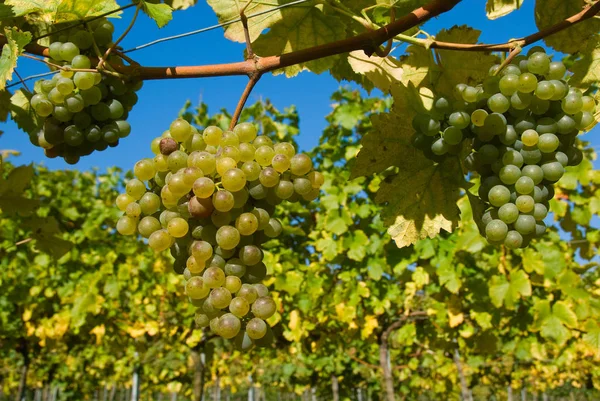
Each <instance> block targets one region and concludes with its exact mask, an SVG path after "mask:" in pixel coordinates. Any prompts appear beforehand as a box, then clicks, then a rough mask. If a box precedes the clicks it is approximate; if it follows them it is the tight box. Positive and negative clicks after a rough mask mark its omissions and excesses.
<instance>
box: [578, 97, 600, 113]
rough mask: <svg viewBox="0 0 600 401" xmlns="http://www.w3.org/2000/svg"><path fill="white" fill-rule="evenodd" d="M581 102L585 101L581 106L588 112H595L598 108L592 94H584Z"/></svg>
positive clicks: (582, 109)
mask: <svg viewBox="0 0 600 401" xmlns="http://www.w3.org/2000/svg"><path fill="white" fill-rule="evenodd" d="M581 102H582V103H583V106H582V107H581V111H587V112H590V113H593V112H594V110H595V109H596V102H595V101H594V98H593V97H591V96H582V97H581Z"/></svg>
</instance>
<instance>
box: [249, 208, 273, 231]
mask: <svg viewBox="0 0 600 401" xmlns="http://www.w3.org/2000/svg"><path fill="white" fill-rule="evenodd" d="M251 213H252V214H254V215H255V216H256V218H257V219H258V229H259V230H264V229H265V227H267V225H268V224H269V219H270V218H271V216H269V213H268V212H267V211H266V210H265V209H262V208H258V207H255V208H254V210H252V212H251Z"/></svg>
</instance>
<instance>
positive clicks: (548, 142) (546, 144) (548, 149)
mask: <svg viewBox="0 0 600 401" xmlns="http://www.w3.org/2000/svg"><path fill="white" fill-rule="evenodd" d="M559 144H560V142H559V140H558V137H557V136H556V135H554V134H542V135H540V138H539V141H538V149H539V150H540V151H541V152H542V153H552V152H554V151H555V150H556V149H558V145H559Z"/></svg>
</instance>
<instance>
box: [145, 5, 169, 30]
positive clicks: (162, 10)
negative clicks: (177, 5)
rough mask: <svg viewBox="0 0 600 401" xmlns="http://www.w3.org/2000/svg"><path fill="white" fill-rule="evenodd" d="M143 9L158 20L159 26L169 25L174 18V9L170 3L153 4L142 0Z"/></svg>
mask: <svg viewBox="0 0 600 401" xmlns="http://www.w3.org/2000/svg"><path fill="white" fill-rule="evenodd" d="M142 10H144V13H146V15H148V17H150V18H152V19H153V20H154V22H156V25H158V27H159V28H162V27H163V26H165V25H167V24H168V23H169V21H171V20H172V19H173V9H172V8H171V6H169V5H168V4H163V3H158V4H153V3H149V2H147V1H144V2H142Z"/></svg>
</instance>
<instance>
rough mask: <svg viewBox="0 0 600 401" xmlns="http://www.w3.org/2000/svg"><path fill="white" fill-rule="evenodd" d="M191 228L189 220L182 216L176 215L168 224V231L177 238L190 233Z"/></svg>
mask: <svg viewBox="0 0 600 401" xmlns="http://www.w3.org/2000/svg"><path fill="white" fill-rule="evenodd" d="M189 229H190V227H189V225H188V222H187V221H185V219H182V218H181V217H175V218H174V219H172V220H171V221H169V224H168V225H167V231H168V233H169V234H170V235H171V236H172V237H175V238H181V237H184V236H185V235H186V234H187V233H188V231H189Z"/></svg>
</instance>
